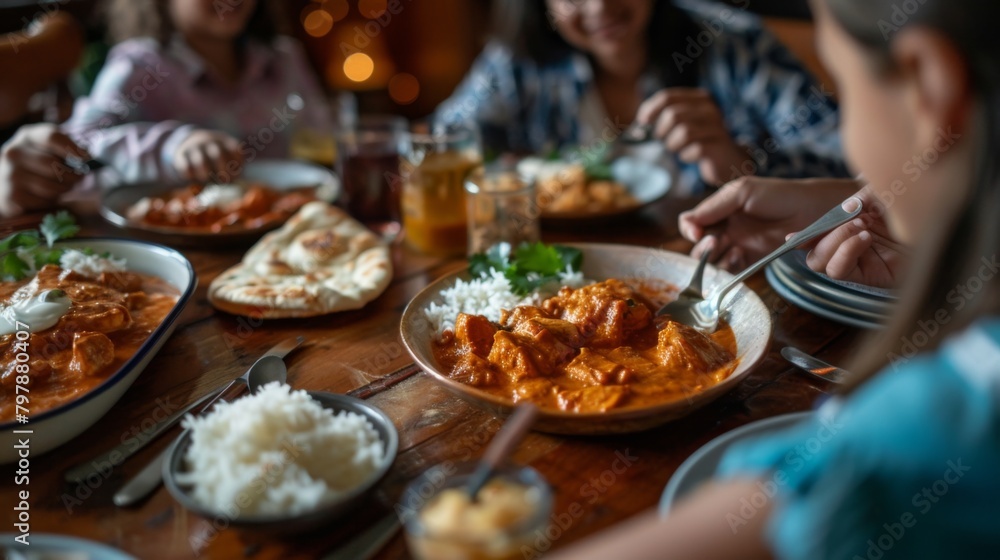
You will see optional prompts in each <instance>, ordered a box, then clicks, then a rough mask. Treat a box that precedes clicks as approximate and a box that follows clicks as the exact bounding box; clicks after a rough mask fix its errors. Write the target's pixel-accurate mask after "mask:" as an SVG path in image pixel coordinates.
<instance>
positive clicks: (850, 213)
mask: <svg viewBox="0 0 1000 560" xmlns="http://www.w3.org/2000/svg"><path fill="white" fill-rule="evenodd" d="M852 203H853V204H852ZM848 205H852V206H853V207H854V208H853V209H852V210H848V209H847V208H846V207H847V206H848ZM863 208H864V205H863V204H862V202H861V199H859V198H856V197H852V198H850V199H848V200H846V201H844V203H843V204H841V205H839V206H837V207H836V208H834V209H833V210H830V211H829V212H827V213H826V214H825V215H824V216H823V217H822V218H820V219H819V220H817V221H816V222H814V223H813V224H812V225H810V226H809V227H807V228H805V229H804V230H802V231H800V232H799V233H796V234H795V235H793V236H792V237H790V238H789V239H788V241H787V242H785V244H784V245H782V246H781V247H779V248H778V249H776V250H775V251H774V252H773V253H771V254H770V255H768V256H766V257H764V258H763V259H761V260H759V261H757V262H756V263H754V264H753V265H751V266H750V267H749V268H747V269H746V270H744V271H743V272H741V273H740V274H738V275H737V276H736V277H735V278H733V279H732V280H730V281H729V283H727V284H725V285H724V286H722V287H720V288H717V289H716V290H715V291H714V292H713V293H712V295H711V297H709V298H708V299H701V300H698V301H690V300H677V301H674V302H672V303H669V304H667V305H666V306H664V307H663V309H660V311H659V313H664V314H669V315H670V317H671V318H672V319H673V320H674V321H677V322H678V323H682V324H685V325H688V326H691V327H694V328H696V329H698V330H700V331H702V332H706V333H713V332H715V329H717V328H718V327H719V318H720V316H721V315H722V308H723V307H724V304H725V303H726V295H728V294H729V293H730V292H731V291H732V290H733V289H734V288H737V287H739V286H741V285H742V284H743V282H744V281H745V280H746V279H748V278H750V277H751V276H753V275H754V274H757V273H758V272H760V271H761V270H763V269H764V267H766V266H767V265H768V264H770V263H771V262H772V261H774V260H775V259H777V258H779V257H781V256H782V255H784V254H786V253H788V252H790V251H792V250H794V249H796V248H797V247H799V246H800V245H804V244H805V243H808V242H810V241H812V240H813V239H816V238H818V237H820V236H821V235H823V234H825V233H827V232H830V231H832V230H834V229H835V228H837V227H839V226H842V225H844V224H846V223H847V222H849V221H851V220H853V219H854V218H856V217H857V216H858V214H860V213H861V210H863Z"/></svg>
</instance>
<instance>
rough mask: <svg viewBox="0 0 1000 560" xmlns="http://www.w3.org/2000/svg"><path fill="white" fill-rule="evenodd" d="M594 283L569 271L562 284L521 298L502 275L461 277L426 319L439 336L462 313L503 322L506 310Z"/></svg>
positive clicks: (451, 327) (433, 305)
mask: <svg viewBox="0 0 1000 560" xmlns="http://www.w3.org/2000/svg"><path fill="white" fill-rule="evenodd" d="M590 283H591V282H590V281H589V280H587V279H585V278H584V277H583V273H581V272H579V271H575V272H574V271H570V270H568V269H567V271H566V272H564V273H561V274H560V275H559V282H553V283H551V284H549V285H547V286H544V287H542V288H541V289H539V290H536V291H535V293H533V294H531V295H529V296H526V297H522V296H519V295H517V294H515V293H514V292H513V291H511V289H510V282H508V281H507V278H505V277H504V275H503V273H502V272H497V271H496V270H492V271H490V276H489V277H487V278H475V279H472V280H469V281H465V280H462V279H461V278H459V279H458V280H456V281H455V285H454V286H452V287H450V288H448V289H445V290H441V293H440V295H439V296H440V300H441V303H436V302H431V303H430V305H428V306H427V309H425V310H424V314H425V315H426V316H427V320H428V321H430V323H431V327H433V329H434V333H435V335H436V336H437V337H440V336H441V335H442V334H444V332H445V331H447V330H454V328H455V319H457V318H458V314H459V313H467V314H471V315H482V316H484V317H486V318H487V319H489V320H490V321H493V322H497V321H499V320H500V312H501V311H503V310H504V309H508V310H510V309H514V308H515V307H518V306H521V305H537V304H539V303H541V302H542V300H544V299H546V298H549V297H552V296H554V295H555V294H556V293H557V292H558V291H559V288H561V287H562V286H569V287H571V288H580V287H582V286H586V285H587V284H590Z"/></svg>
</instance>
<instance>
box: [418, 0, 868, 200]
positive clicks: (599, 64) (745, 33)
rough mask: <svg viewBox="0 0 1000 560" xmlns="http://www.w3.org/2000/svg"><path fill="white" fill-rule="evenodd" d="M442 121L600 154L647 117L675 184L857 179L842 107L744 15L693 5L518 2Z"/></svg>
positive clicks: (542, 149) (501, 141) (510, 143)
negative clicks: (850, 165)
mask: <svg viewBox="0 0 1000 560" xmlns="http://www.w3.org/2000/svg"><path fill="white" fill-rule="evenodd" d="M497 23H498V25H497V27H498V34H497V37H496V38H495V39H494V40H493V41H491V42H490V43H489V44H488V45H487V46H486V47H485V49H484V50H483V52H482V54H481V55H480V56H479V58H478V60H477V61H476V62H475V64H474V65H473V67H472V70H471V71H470V73H469V74H468V76H466V78H465V80H464V81H463V82H462V83H461V84H460V85H459V86H458V88H457V89H456V91H455V92H454V93H453V95H452V96H451V98H450V99H448V100H447V101H445V102H444V103H443V104H442V105H441V106H440V107H439V108H438V110H437V112H436V115H435V118H436V120H437V121H438V122H442V123H445V124H450V123H460V122H469V121H474V122H476V123H477V124H478V125H479V126H480V128H481V130H482V134H483V140H484V144H485V148H486V150H487V152H489V153H503V152H512V153H519V154H543V155H544V154H549V153H552V152H553V151H554V150H559V151H566V150H573V149H576V150H583V151H586V150H598V149H600V148H601V147H602V146H604V145H607V144H609V143H610V142H611V141H612V140H613V139H614V138H615V137H616V136H617V135H618V134H619V133H620V132H621V131H622V129H623V128H625V127H626V126H628V125H629V124H630V123H633V122H637V123H640V124H649V125H650V126H651V127H652V130H653V134H654V136H655V139H656V140H659V141H660V142H661V143H662V144H663V145H664V146H665V148H666V150H665V152H663V151H660V152H663V153H664V154H665V155H660V154H658V156H659V157H661V158H662V159H663V163H664V164H665V165H667V166H668V167H672V166H676V169H677V170H679V172H678V173H677V175H678V176H677V179H678V180H677V183H676V184H675V187H674V188H675V192H682V193H696V192H700V191H702V190H704V188H705V187H706V186H707V185H712V186H718V185H721V184H723V183H726V182H728V181H730V180H733V179H736V178H738V177H741V176H745V175H759V176H767V177H783V178H805V177H847V176H848V172H847V169H846V167H845V166H844V162H843V154H842V150H841V145H840V134H839V132H838V124H839V112H838V108H837V104H836V103H835V101H834V100H833V99H832V97H831V94H832V92H830V91H829V90H828V89H827V88H826V87H825V86H824V85H822V84H819V83H818V82H817V81H816V80H815V79H814V78H813V76H811V75H810V74H809V72H808V71H807V70H806V69H805V68H804V67H803V66H802V64H801V63H800V62H799V61H798V60H797V59H796V58H795V57H794V56H793V55H792V54H791V53H790V52H789V51H788V50H787V49H786V48H785V47H784V46H783V45H781V43H779V41H778V40H777V39H776V38H775V37H774V36H773V35H772V34H771V33H769V32H768V31H767V30H766V29H765V28H764V27H763V24H762V22H761V20H760V19H759V18H758V17H756V16H754V15H752V14H749V13H747V12H744V11H742V10H739V9H736V8H730V7H728V6H723V5H721V4H717V3H714V2H706V1H696V0H673V1H671V0H622V1H620V2H611V1H608V0H517V1H508V2H504V3H503V4H502V8H501V10H500V13H499V17H498V22H497Z"/></svg>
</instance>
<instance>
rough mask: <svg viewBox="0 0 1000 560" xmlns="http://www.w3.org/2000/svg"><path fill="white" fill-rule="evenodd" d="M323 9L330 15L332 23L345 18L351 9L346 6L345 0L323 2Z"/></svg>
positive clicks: (326, 0)
mask: <svg viewBox="0 0 1000 560" xmlns="http://www.w3.org/2000/svg"><path fill="white" fill-rule="evenodd" d="M323 9H324V10H326V11H327V13H329V14H330V17H332V18H333V21H334V22H338V21H340V20H342V19H344V18H345V17H347V12H348V11H350V9H351V7H350V6H349V5H348V4H347V0H325V1H324V2H323Z"/></svg>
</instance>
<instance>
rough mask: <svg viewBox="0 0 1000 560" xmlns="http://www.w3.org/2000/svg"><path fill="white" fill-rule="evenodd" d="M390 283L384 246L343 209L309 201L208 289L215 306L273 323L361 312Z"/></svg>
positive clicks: (387, 254) (390, 274)
mask: <svg viewBox="0 0 1000 560" xmlns="http://www.w3.org/2000/svg"><path fill="white" fill-rule="evenodd" d="M391 280H392V257H391V255H390V254H389V247H388V246H387V245H386V243H385V242H384V241H382V240H381V239H380V238H379V237H378V236H377V235H375V234H374V233H372V232H371V231H370V230H368V229H367V228H366V227H365V226H363V225H361V224H360V223H358V222H357V221H355V220H354V219H353V218H351V217H350V216H348V215H347V213H346V212H344V211H343V210H341V209H339V208H336V207H334V206H330V205H329V204H326V203H325V202H310V203H309V204H306V205H305V206H303V207H302V208H301V209H300V210H299V211H298V213H297V214H295V215H294V216H292V217H291V218H290V219H289V220H288V222H287V223H285V225H284V226H283V227H282V228H281V229H279V230H276V231H273V232H271V233H269V234H267V235H265V236H264V237H263V238H262V239H261V240H260V241H258V242H257V244H256V245H254V246H253V247H252V248H251V249H250V250H249V251H247V253H246V255H244V256H243V261H242V262H241V263H240V264H238V265H236V266H234V267H232V268H230V269H229V270H227V271H225V272H223V273H222V274H221V275H220V276H219V277H218V278H216V279H215V280H214V281H213V282H212V284H211V286H209V288H208V300H209V302H210V303H211V304H212V305H213V306H215V307H216V308H217V309H220V310H222V311H226V312H228V313H233V314H236V315H244V316H247V317H263V318H265V319H279V318H288V317H314V316H317V315H326V314H327V313H334V312H336V311H347V310H351V309H360V308H361V307H364V306H365V304H367V303H368V302H370V301H371V300H373V299H375V298H377V297H378V296H379V295H381V294H382V292H384V291H385V289H386V288H387V287H388V286H389V282H390V281H391Z"/></svg>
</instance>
